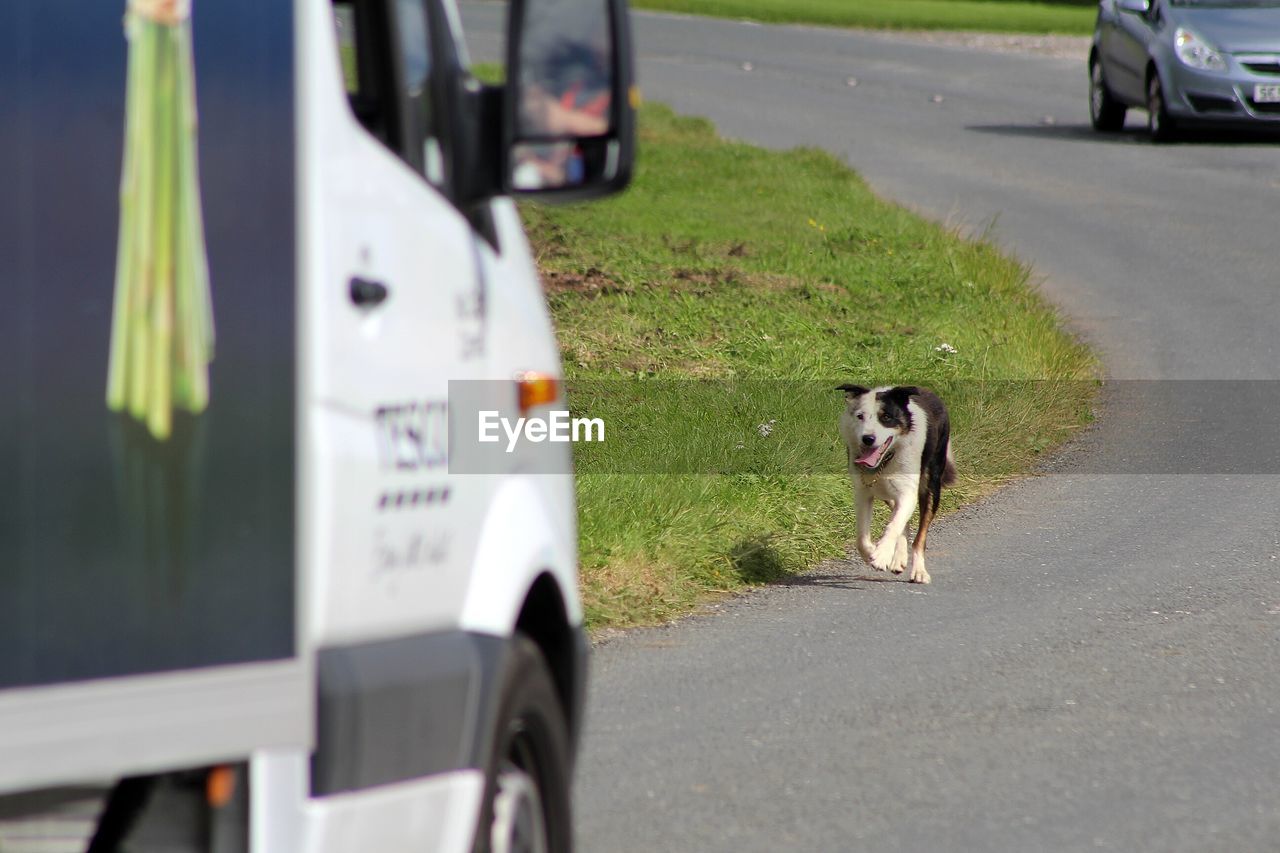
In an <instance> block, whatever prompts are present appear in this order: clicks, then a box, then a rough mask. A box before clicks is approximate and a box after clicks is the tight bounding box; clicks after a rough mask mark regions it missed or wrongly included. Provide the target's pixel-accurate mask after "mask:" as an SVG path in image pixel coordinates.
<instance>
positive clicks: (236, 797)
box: [0, 0, 634, 853]
mask: <svg viewBox="0 0 1280 853" xmlns="http://www.w3.org/2000/svg"><path fill="white" fill-rule="evenodd" d="M509 20H510V27H509V41H510V45H509V49H508V54H507V63H506V68H507V73H508V80H509V81H510V82H509V83H508V84H506V85H501V86H484V85H481V84H480V83H478V82H477V81H476V80H475V78H474V77H473V76H472V74H471V73H470V71H469V70H468V63H467V58H466V56H465V50H464V47H463V41H462V38H461V33H460V27H459V19H458V14H457V10H456V9H455V8H454V4H453V0H333V2H325V0H316V2H304V0H293V2H290V0H120V2H118V3H111V2H107V3H84V2H75V0H8V2H7V3H5V4H4V8H3V11H0V32H3V33H4V34H5V44H6V48H5V49H4V50H2V51H0V176H2V177H3V184H4V186H5V187H6V191H5V193H4V194H3V197H2V198H0V288H3V291H4V293H5V295H6V297H7V299H6V303H7V304H6V306H5V308H4V310H2V311H0V851H2V853H18V852H19V851H34V850H40V851H51V850H86V849H87V850H93V851H106V850H116V849H126V850H129V851H148V850H165V851H169V850H200V851H204V850H208V851H246V850H248V851H261V852H262V853H271V851H280V853H299V851H361V853H366V851H367V853H391V851H400V850H404V851H409V850H413V851H426V850H442V851H443V850H448V851H454V850H457V851H466V850H494V851H507V850H531V851H558V850H567V849H569V848H570V847H571V824H570V803H569V790H570V784H569V779H570V774H571V769H572V761H573V754H574V749H575V745H576V739H577V731H578V729H579V726H580V724H581V717H582V705H583V695H584V679H585V672H586V668H585V667H586V652H587V644H586V640H585V634H584V631H583V623H582V610H581V605H580V602H579V598H578V593H577V587H576V581H577V578H576V551H575V536H576V534H575V524H574V498H573V489H572V480H571V477H570V476H569V473H570V459H569V451H568V450H567V449H566V448H565V446H564V445H559V446H558V447H559V448H560V449H558V450H555V449H552V450H549V451H548V452H551V453H553V454H554V453H560V454H561V455H560V456H559V457H555V459H557V460H558V462H557V464H556V466H555V468H556V470H557V471H558V472H559V473H557V474H553V475H550V476H548V475H546V474H536V473H532V472H531V469H529V468H528V467H527V466H526V465H525V462H524V461H522V460H523V459H524V457H523V456H522V455H520V454H512V455H511V457H510V461H509V462H507V463H504V464H505V466H506V467H505V469H503V470H498V471H492V470H489V471H486V472H484V473H469V472H468V471H467V470H459V466H457V465H455V464H453V449H454V448H455V447H456V446H461V445H462V444H465V443H467V442H468V441H470V440H472V439H470V436H471V435H473V434H474V430H475V425H474V424H471V423H467V422H460V420H459V417H460V416H459V415H458V414H457V413H456V412H455V411H454V410H453V408H451V405H450V385H449V383H450V382H451V381H456V380H469V381H472V382H474V381H480V380H483V381H485V382H486V384H485V386H484V387H485V388H486V389H487V392H486V393H487V399H488V402H489V408H491V409H496V410H498V411H499V412H501V414H502V415H503V416H507V417H511V418H512V419H515V418H517V417H519V416H521V415H525V414H528V413H530V412H534V411H541V410H550V409H552V408H557V407H559V408H563V404H562V399H561V397H562V388H561V384H560V359H559V352H558V349H557V346H556V341H555V338H554V336H553V331H552V327H551V323H550V319H549V316H548V313H547V309H546V306H545V304H544V300H543V296H542V292H541V288H540V285H539V282H538V278H537V274H536V270H535V268H534V264H533V261H532V258H531V255H530V252H529V247H528V245H527V243H526V240H525V237H524V234H523V233H522V231H521V224H520V220H519V218H518V216H517V213H516V210H515V206H514V204H513V202H512V200H511V199H512V197H513V196H529V197H541V198H566V199H584V198H589V197H592V196H599V195H604V194H607V193H610V192H614V191H617V190H619V189H621V188H622V187H624V186H625V185H626V183H627V181H628V179H629V175H630V170H631V161H632V150H633V114H632V109H633V100H634V95H633V92H632V89H631V61H632V60H631V47H630V37H629V33H628V23H627V13H626V8H625V4H624V0H512V1H511V3H510V9H509ZM541 465H542V468H541V469H540V470H545V468H546V462H545V457H543V459H542V462H541Z"/></svg>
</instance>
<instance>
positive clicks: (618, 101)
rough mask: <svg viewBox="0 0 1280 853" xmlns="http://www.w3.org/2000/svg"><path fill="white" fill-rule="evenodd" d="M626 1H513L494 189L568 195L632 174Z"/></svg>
mask: <svg viewBox="0 0 1280 853" xmlns="http://www.w3.org/2000/svg"><path fill="white" fill-rule="evenodd" d="M632 75H633V59H632V52H631V32H630V23H629V20H628V17H627V4H626V0H512V2H511V4H510V17H509V19H508V31H507V85H506V87H505V93H504V103H503V122H502V126H503V145H502V166H501V169H502V175H501V180H502V188H503V191H504V192H505V193H508V194H510V195H513V196H515V197H523V198H531V197H532V198H542V199H546V200H557V201H571V200H580V199H586V198H594V197H598V196H602V195H607V194H609V193H613V192H617V191H619V190H621V189H622V188H624V187H625V186H626V185H627V183H628V182H629V181H630V179H631V169H632V161H633V158H634V150H635V101H636V100H638V95H636V94H635V91H634V89H633V76H632Z"/></svg>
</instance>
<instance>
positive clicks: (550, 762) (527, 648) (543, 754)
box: [475, 636, 573, 853]
mask: <svg viewBox="0 0 1280 853" xmlns="http://www.w3.org/2000/svg"><path fill="white" fill-rule="evenodd" d="M502 697H503V698H502V705H501V708H500V710H499V714H498V728H497V730H496V734H495V737H494V749H493V754H492V756H491V757H490V760H489V766H488V767H487V768H486V776H485V800H484V808H483V810H482V812H481V816H480V829H479V832H477V834H476V843H475V849H476V851H477V853H560V851H568V850H570V849H571V848H572V845H573V826H572V821H571V818H570V808H569V781H570V769H569V726H568V723H566V721H565V715H564V709H563V708H562V707H561V704H560V698H559V696H558V695H557V694H556V690H555V685H554V683H553V682H552V680H551V673H550V671H549V670H548V669H547V663H546V661H545V660H544V659H543V657H542V652H541V651H539V649H538V647H537V646H536V645H534V644H533V643H532V642H531V641H530V640H528V639H527V638H525V637H523V636H517V637H516V639H515V643H514V647H513V652H512V655H511V661H510V663H509V664H508V666H507V672H506V676H505V678H504V684H503V692H502Z"/></svg>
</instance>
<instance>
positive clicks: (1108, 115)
mask: <svg viewBox="0 0 1280 853" xmlns="http://www.w3.org/2000/svg"><path fill="white" fill-rule="evenodd" d="M1127 109H1128V108H1127V107H1125V105H1124V104H1123V103H1121V102H1120V101H1117V100H1116V99H1115V97H1114V96H1113V95H1112V94H1111V89H1109V88H1108V87H1107V78H1106V77H1105V76H1104V75H1103V73H1102V63H1101V62H1099V61H1098V60H1097V59H1091V60H1090V61H1089V119H1090V121H1092V122H1093V129H1094V130H1100V131H1103V132H1105V133H1114V132H1115V131H1117V130H1120V129H1121V128H1123V127H1124V114H1125V112H1126V111H1127Z"/></svg>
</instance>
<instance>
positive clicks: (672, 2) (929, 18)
mask: <svg viewBox="0 0 1280 853" xmlns="http://www.w3.org/2000/svg"><path fill="white" fill-rule="evenodd" d="M632 5H633V6H635V7H636V8H642V9H656V10H661V11H666V12H684V13H688V14H693V15H710V16H714V17H722V18H745V19H748V20H753V21H764V22H768V23H797V24H821V25H825V26H835V27H869V28H874V29H921V30H982V31H986V32H1016V33H1065V34H1074V35H1088V34H1089V33H1091V32H1093V22H1094V16H1095V12H1096V9H1097V3H1092V2H1077V1H1076V0H1068V2H1056V3H1045V2H1041V3H1033V2H1023V0H635V2H633V4H632Z"/></svg>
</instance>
